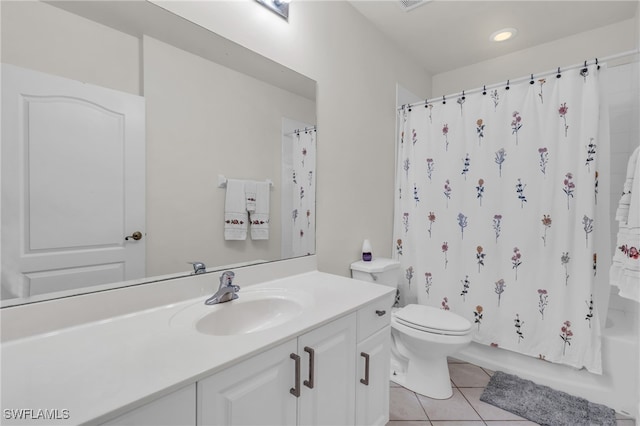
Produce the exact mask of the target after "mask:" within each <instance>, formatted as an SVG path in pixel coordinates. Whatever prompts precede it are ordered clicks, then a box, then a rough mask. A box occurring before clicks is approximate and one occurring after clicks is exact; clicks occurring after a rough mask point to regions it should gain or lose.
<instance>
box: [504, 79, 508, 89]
mask: <svg viewBox="0 0 640 426" xmlns="http://www.w3.org/2000/svg"><path fill="white" fill-rule="evenodd" d="M505 90H509V80H507V87H505Z"/></svg>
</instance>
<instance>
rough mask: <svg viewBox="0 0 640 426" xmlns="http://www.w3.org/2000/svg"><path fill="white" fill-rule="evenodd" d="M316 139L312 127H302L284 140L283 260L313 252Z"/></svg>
mask: <svg viewBox="0 0 640 426" xmlns="http://www.w3.org/2000/svg"><path fill="white" fill-rule="evenodd" d="M316 136H317V134H316V129H315V126H308V127H307V126H304V127H303V128H302V129H297V130H295V131H294V132H292V133H290V134H287V135H285V138H284V139H283V151H282V162H283V167H282V171H283V177H282V179H283V195H282V196H283V201H284V202H283V211H284V219H285V220H283V231H284V232H283V241H282V247H283V252H282V254H283V256H285V255H286V257H295V256H306V255H309V254H313V253H315V241H316V236H315V233H316V229H315V221H316V219H315V211H316V210H315V206H316V184H315V183H316V145H317V144H316ZM287 217H288V219H289V220H288V222H287V221H286V219H287ZM285 227H286V229H284V228H285Z"/></svg>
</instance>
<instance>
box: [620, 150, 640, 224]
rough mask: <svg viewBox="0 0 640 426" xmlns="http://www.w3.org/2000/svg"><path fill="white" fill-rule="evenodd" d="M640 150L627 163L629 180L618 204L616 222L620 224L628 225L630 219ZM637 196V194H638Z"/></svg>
mask: <svg viewBox="0 0 640 426" xmlns="http://www.w3.org/2000/svg"><path fill="white" fill-rule="evenodd" d="M639 151H640V148H636V149H635V151H633V154H631V157H629V162H628V163H627V179H626V180H625V182H624V185H623V187H622V196H621V197H620V201H619V202H618V209H617V210H616V220H617V221H619V222H623V223H627V219H628V217H629V205H630V204H631V189H632V187H633V182H634V178H633V176H634V173H635V171H636V164H637V162H638V153H639ZM636 195H637V194H636Z"/></svg>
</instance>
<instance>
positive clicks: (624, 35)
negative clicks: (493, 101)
mask: <svg viewBox="0 0 640 426" xmlns="http://www.w3.org/2000/svg"><path fill="white" fill-rule="evenodd" d="M637 26H638V22H637V20H635V19H633V18H632V19H628V20H626V21H622V22H619V23H617V24H614V25H608V26H605V27H601V28H596V29H593V30H591V31H586V32H583V33H580V34H576V35H573V36H570V37H565V38H562V39H559V40H556V41H553V42H551V43H545V44H541V45H539V46H535V47H532V48H529V49H524V50H520V51H518V52H515V53H512V54H509V55H504V56H501V57H498V58H496V59H492V60H488V61H483V62H479V63H476V64H470V65H468V66H465V67H462V68H459V69H456V70H453V71H449V72H445V73H441V74H437V75H434V76H433V86H432V92H433V96H442V95H449V94H453V93H460V92H461V91H462V90H471V89H474V88H477V87H482V86H483V85H485V84H486V85H487V86H488V85H491V84H496V83H502V82H504V83H506V81H507V80H508V79H510V80H515V79H517V78H520V77H527V76H529V75H530V74H531V73H534V76H535V73H543V72H546V71H551V70H555V69H556V68H558V67H566V66H570V65H575V64H580V63H582V62H584V61H585V60H593V59H594V58H603V57H605V56H608V55H613V54H616V53H621V52H626V51H629V50H633V49H635V48H637V47H638V45H637V38H636V31H637V28H636V27H637ZM507 43H508V42H507Z"/></svg>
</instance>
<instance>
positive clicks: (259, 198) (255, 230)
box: [250, 182, 271, 240]
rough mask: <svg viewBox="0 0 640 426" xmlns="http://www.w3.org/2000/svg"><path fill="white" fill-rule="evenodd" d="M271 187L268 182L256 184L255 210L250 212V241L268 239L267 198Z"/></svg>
mask: <svg viewBox="0 0 640 426" xmlns="http://www.w3.org/2000/svg"><path fill="white" fill-rule="evenodd" d="M270 196H271V185H270V184H269V182H256V209H255V211H253V212H251V214H250V218H251V239H252V240H268V239H269V197H270Z"/></svg>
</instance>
